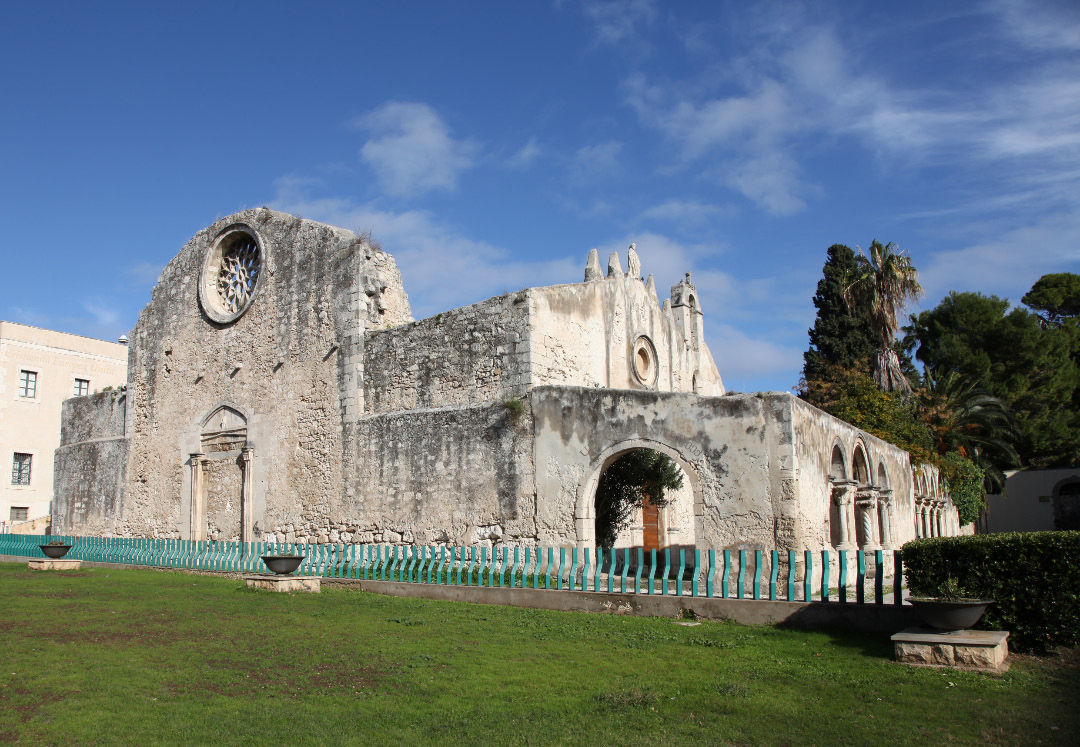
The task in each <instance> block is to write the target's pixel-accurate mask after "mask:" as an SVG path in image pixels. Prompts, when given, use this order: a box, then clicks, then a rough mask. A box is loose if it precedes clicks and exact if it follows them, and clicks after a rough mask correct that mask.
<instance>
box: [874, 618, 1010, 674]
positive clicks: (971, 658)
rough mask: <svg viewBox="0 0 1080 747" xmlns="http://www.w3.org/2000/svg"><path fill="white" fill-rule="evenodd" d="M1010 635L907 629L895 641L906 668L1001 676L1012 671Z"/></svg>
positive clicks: (894, 638)
mask: <svg viewBox="0 0 1080 747" xmlns="http://www.w3.org/2000/svg"><path fill="white" fill-rule="evenodd" d="M1008 638H1009V633H1008V632H1007V631H994V630H990V631H987V630H955V631H950V632H945V631H934V630H928V629H925V628H907V629H906V630H902V631H901V632H899V633H897V634H896V635H894V636H893V637H892V641H893V645H894V652H895V656H896V660H897V661H899V662H903V663H904V664H914V665H916V666H930V667H956V668H960V669H977V670H981V671H989V672H1000V671H1004V670H1005V669H1007V668H1008V666H1007V659H1008V656H1009V644H1008Z"/></svg>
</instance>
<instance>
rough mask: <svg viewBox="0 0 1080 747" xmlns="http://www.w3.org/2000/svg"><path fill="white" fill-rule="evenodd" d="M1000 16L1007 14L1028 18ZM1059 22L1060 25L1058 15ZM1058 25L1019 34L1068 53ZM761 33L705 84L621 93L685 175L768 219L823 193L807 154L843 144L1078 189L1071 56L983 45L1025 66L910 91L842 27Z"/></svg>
mask: <svg viewBox="0 0 1080 747" xmlns="http://www.w3.org/2000/svg"><path fill="white" fill-rule="evenodd" d="M1001 7H1003V8H1004V9H1005V10H1004V11H1002V12H1003V14H1004V15H1005V16H1007V17H1008V18H1013V17H1019V16H1022V15H1024V13H1026V12H1027V9H1028V6H1027V5H1019V6H1017V5H1015V4H1006V5H1003V6H1001ZM1017 8H1019V10H1017ZM786 12H787V10H786V9H785V10H784V13H786ZM1055 13H1056V15H1057V16H1060V17H1061V18H1063V17H1064V11H1062V10H1061V9H1056V10H1055ZM774 14H775V11H774ZM1053 15H1054V14H1050V13H1049V12H1046V13H1034V14H1033V15H1032V16H1030V17H1029V18H1028V19H1027V20H1026V21H1025V22H1024V23H1020V24H1019V26H1018V29H1019V30H1017V29H1013V30H1012V32H1011V33H1013V34H1024V35H1026V36H1025V38H1027V39H1029V40H1031V39H1043V43H1044V45H1054V44H1056V45H1058V46H1059V47H1064V48H1070V49H1071V46H1070V45H1072V44H1073V36H1074V33H1075V32H1073V31H1069V32H1061V33H1060V34H1059V33H1058V32H1057V31H1055V26H1062V25H1067V24H1066V23H1065V22H1064V21H1062V20H1060V18H1059V20H1058V22H1057V23H1054V22H1053V21H1052V20H1049V21H1048V20H1046V18H1052V17H1053ZM1071 15H1077V12H1073V13H1072V14H1071ZM1032 19H1035V20H1032ZM1024 24H1026V25H1024ZM760 26H761V28H762V29H767V30H765V31H762V32H761V33H760V34H757V35H755V34H750V35H749V38H748V39H747V40H746V48H745V49H743V50H742V51H741V52H740V51H738V50H737V51H736V52H735V53H733V54H732V53H730V52H728V54H729V55H730V56H729V57H728V58H727V59H726V60H724V61H723V64H722V65H721V66H719V69H720V71H719V72H718V73H715V74H712V75H711V76H710V77H709V78H705V79H703V80H702V81H698V82H696V83H695V82H692V81H681V82H680V81H670V80H660V79H650V78H649V77H646V76H645V75H642V74H636V75H631V76H629V77H628V78H627V80H626V81H625V84H624V91H625V96H626V101H627V103H628V104H629V105H630V106H631V107H632V108H633V109H634V110H635V111H636V113H637V114H638V117H639V119H640V120H641V122H642V123H644V124H645V125H647V126H649V127H651V128H654V129H656V130H657V131H659V132H660V133H662V134H663V135H664V137H665V139H666V140H667V141H668V142H669V143H670V144H671V145H673V146H674V147H675V148H676V150H677V152H678V153H679V155H680V158H681V161H680V164H679V165H680V167H681V168H687V167H693V168H697V169H700V172H701V173H702V174H703V175H708V176H711V177H712V178H713V179H715V180H717V181H719V182H720V183H722V184H725V185H726V186H729V187H731V188H732V189H733V190H735V191H736V192H739V193H741V194H743V195H744V196H745V197H746V198H747V199H749V200H750V201H751V202H753V203H754V204H756V205H757V206H759V207H760V208H762V209H764V210H765V211H767V212H769V213H772V214H775V215H788V214H791V213H794V212H798V211H800V210H802V209H804V208H805V207H806V206H807V203H808V201H809V199H810V198H812V197H814V196H815V195H816V194H818V192H819V189H818V187H817V186H816V185H814V184H813V183H809V182H808V179H807V177H806V175H805V174H804V171H803V168H802V165H801V160H802V158H803V149H802V146H803V145H804V144H805V143H807V142H814V141H816V142H818V143H824V144H828V143H830V142H835V141H837V139H838V138H840V139H844V138H846V139H853V140H854V141H855V142H856V143H858V144H859V145H861V146H863V147H865V148H867V149H869V150H871V151H873V152H874V153H876V154H878V155H879V156H881V157H883V158H887V159H889V161H890V162H891V164H892V165H898V166H900V167H912V168H917V167H921V166H924V165H928V164H934V165H936V166H940V165H943V164H949V165H951V166H953V168H954V170H955V173H957V174H963V173H968V174H978V173H980V170H981V169H983V168H984V167H985V166H986V165H988V164H990V165H997V166H1000V167H1003V168H1010V169H1011V172H1010V181H1011V182H1013V183H1015V182H1016V181H1021V180H1024V179H1030V178H1034V177H1035V176H1040V177H1042V178H1047V177H1050V178H1052V177H1053V175H1058V177H1057V178H1058V181H1059V184H1067V185H1070V186H1072V185H1073V183H1074V181H1075V179H1074V177H1073V176H1071V175H1070V174H1071V173H1072V172H1074V171H1075V169H1076V167H1078V166H1080V76H1078V75H1077V72H1076V65H1075V61H1074V60H1072V59H1068V60H1065V59H1058V58H1057V57H1055V56H1054V55H1053V54H1051V53H1048V52H1047V51H1046V49H1045V48H1044V49H1041V50H1020V49H1019V48H1018V47H1017V45H1016V43H1015V41H1014V40H1010V38H1008V37H1002V36H995V37H993V38H988V39H981V40H979V41H981V42H982V43H983V44H984V45H999V46H1001V47H1002V48H1003V49H1007V50H1008V53H1009V54H1013V55H1014V56H1015V57H1016V58H1017V64H1015V65H1013V66H1012V69H1011V70H1010V71H1009V72H1007V73H1005V74H999V75H993V76H987V77H986V79H985V80H984V81H970V80H965V82H964V84H963V85H961V84H957V83H954V82H952V80H951V79H950V78H948V77H947V76H943V77H942V78H941V79H940V82H939V84H938V86H937V87H922V88H918V89H907V88H904V87H902V86H898V85H896V84H895V83H893V82H891V81H890V80H889V79H888V77H886V76H887V75H888V74H889V73H892V72H893V71H892V70H891V69H889V68H887V67H886V66H885V65H884V64H882V63H881V62H880V61H879V59H878V55H879V53H880V48H879V47H867V48H866V49H860V48H859V47H858V46H857V45H852V44H851V43H849V42H847V41H841V39H845V40H846V38H847V36H850V33H848V34H847V35H845V33H844V31H843V30H841V29H840V28H839V27H836V26H832V25H829V24H828V23H826V22H817V23H808V24H799V25H796V26H790V25H785V24H784V23H776V24H771V23H764V22H762V23H761V24H760ZM1073 27H1074V28H1080V26H1076V25H1075V24H1074V25H1073ZM969 43H974V42H970V40H969Z"/></svg>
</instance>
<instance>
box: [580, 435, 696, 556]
mask: <svg viewBox="0 0 1080 747" xmlns="http://www.w3.org/2000/svg"><path fill="white" fill-rule="evenodd" d="M635 449H652V450H653V451H659V452H660V453H661V454H664V455H666V456H668V457H670V458H671V459H672V460H673V461H674V462H675V463H676V464H678V465H679V468H680V469H681V470H682V471H683V474H684V475H686V479H687V481H689V483H690V490H691V493H692V494H693V516H694V542H695V544H696V543H697V542H698V541H699V540H700V538H701V537H702V533H703V527H702V524H701V517H702V516H703V514H704V511H705V495H704V493H703V491H702V487H701V475H700V473H699V471H698V469H697V468H696V467H695V466H694V462H693V461H692V460H691V459H690V458H689V457H687V456H686V455H685V454H683V453H682V452H680V451H679V450H678V449H675V448H673V447H671V446H668V445H667V444H664V443H661V442H659V441H653V440H651V439H643V438H632V439H626V440H624V441H620V442H618V443H616V444H614V445H612V446H609V447H608V448H606V449H604V450H603V451H602V452H600V455H599V456H597V457H596V458H595V459H593V460H592V461H591V462H590V463H589V467H588V469H587V470H586V471H585V475H584V476H583V477H582V478H581V480H580V481H579V482H578V489H577V499H576V508H575V512H574V523H575V528H576V533H577V538H576V539H577V545H578V547H590V548H591V547H595V546H596V526H595V521H596V506H595V497H596V486H597V485H598V484H599V482H600V476H601V475H602V474H604V470H606V469H607V468H608V467H610V466H611V464H612V462H614V461H615V460H616V459H618V458H619V457H621V456H622V455H623V454H626V453H627V452H630V451H634V450H635Z"/></svg>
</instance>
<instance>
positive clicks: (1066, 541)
mask: <svg viewBox="0 0 1080 747" xmlns="http://www.w3.org/2000/svg"><path fill="white" fill-rule="evenodd" d="M903 559H904V574H905V576H906V577H907V585H908V589H909V590H910V591H911V594H912V595H913V596H936V592H937V590H938V588H939V587H940V585H942V584H944V583H946V582H947V581H948V580H949V578H950V577H951V578H953V579H955V580H956V582H957V583H958V584H959V587H960V589H961V590H962V591H963V593H964V595H965V596H972V597H980V598H986V599H996V600H997V604H994V605H991V606H990V609H988V610H987V611H986V615H985V616H984V617H983V619H982V621H981V622H980V623H979V625H978V626H977V627H978V628H981V629H983V630H1008V631H1010V635H1009V648H1010V649H1012V650H1014V651H1045V650H1047V649H1049V648H1052V647H1054V646H1077V645H1080V532H1021V533H1012V534H984V535H975V536H972V537H935V538H933V539H920V540H915V541H913V542H908V543H907V544H906V545H904V548H903Z"/></svg>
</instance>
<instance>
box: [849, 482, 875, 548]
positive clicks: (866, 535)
mask: <svg viewBox="0 0 1080 747" xmlns="http://www.w3.org/2000/svg"><path fill="white" fill-rule="evenodd" d="M855 505H856V507H857V508H858V509H859V511H858V516H859V521H860V522H861V523H862V529H863V544H862V547H861V548H860V549H861V550H876V549H878V543H877V532H876V531H875V530H874V525H875V524H876V523H877V522H876V521H874V519H875V518H876V516H875V514H877V490H876V489H875V488H873V487H866V488H860V489H859V490H858V492H856V493H855Z"/></svg>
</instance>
